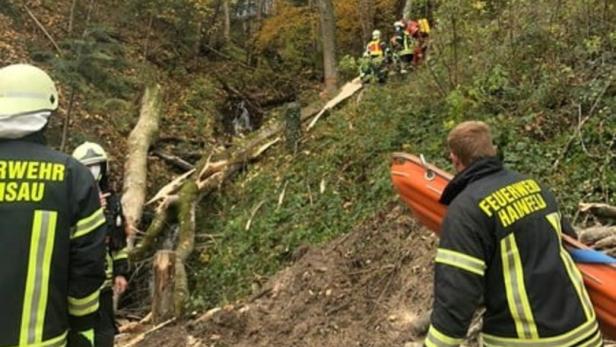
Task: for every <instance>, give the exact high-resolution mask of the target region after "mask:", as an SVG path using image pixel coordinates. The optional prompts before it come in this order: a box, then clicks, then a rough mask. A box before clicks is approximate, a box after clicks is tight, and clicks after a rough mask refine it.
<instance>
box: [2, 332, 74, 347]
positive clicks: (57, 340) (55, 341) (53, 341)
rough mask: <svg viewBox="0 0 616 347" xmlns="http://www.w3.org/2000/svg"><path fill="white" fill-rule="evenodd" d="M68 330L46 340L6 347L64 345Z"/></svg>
mask: <svg viewBox="0 0 616 347" xmlns="http://www.w3.org/2000/svg"><path fill="white" fill-rule="evenodd" d="M67 334H68V332H64V333H63V334H62V335H60V336H57V337H54V338H51V339H49V340H46V341H41V342H38V343H35V344H19V345H17V346H8V347H66V342H67V341H66V335H67Z"/></svg>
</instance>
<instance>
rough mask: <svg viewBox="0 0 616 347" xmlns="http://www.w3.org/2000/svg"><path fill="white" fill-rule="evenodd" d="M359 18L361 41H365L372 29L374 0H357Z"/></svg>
mask: <svg viewBox="0 0 616 347" xmlns="http://www.w3.org/2000/svg"><path fill="white" fill-rule="evenodd" d="M359 20H360V21H361V32H362V38H363V41H362V42H367V41H369V40H370V37H371V36H372V29H374V0H359Z"/></svg>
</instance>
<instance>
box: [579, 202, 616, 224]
mask: <svg viewBox="0 0 616 347" xmlns="http://www.w3.org/2000/svg"><path fill="white" fill-rule="evenodd" d="M578 207H579V209H580V211H582V212H590V213H592V214H594V215H595V216H597V217H605V218H611V219H614V220H616V206H611V205H608V204H601V203H583V202H581V203H580V204H579V205H578Z"/></svg>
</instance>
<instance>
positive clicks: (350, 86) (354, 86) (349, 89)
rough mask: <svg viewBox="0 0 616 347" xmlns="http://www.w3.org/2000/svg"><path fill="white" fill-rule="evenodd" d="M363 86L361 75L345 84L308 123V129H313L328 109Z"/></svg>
mask: <svg viewBox="0 0 616 347" xmlns="http://www.w3.org/2000/svg"><path fill="white" fill-rule="evenodd" d="M362 88H363V84H362V83H361V80H360V78H359V77H358V78H356V79H354V80H353V81H351V82H349V83H347V84H345V85H344V86H343V87H342V89H341V90H340V93H338V95H336V97H335V98H333V99H331V100H330V101H329V102H328V103H327V104H325V106H323V109H322V110H321V111H320V112H319V113H318V114H317V115H316V116H315V117H314V118H313V119H312V121H311V122H310V124H308V127H307V128H306V130H310V129H312V127H314V125H315V124H316V122H317V121H318V120H319V118H321V116H322V115H324V114H325V113H326V112H327V111H329V110H331V109H332V108H334V107H336V105H338V104H339V103H341V102H343V101H344V100H346V99H348V98H350V97H351V96H353V94H355V93H357V91H359V90H360V89H362Z"/></svg>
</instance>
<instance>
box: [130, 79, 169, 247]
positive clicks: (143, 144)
mask: <svg viewBox="0 0 616 347" xmlns="http://www.w3.org/2000/svg"><path fill="white" fill-rule="evenodd" d="M160 94H161V92H160V85H158V84H153V85H149V86H147V87H146V89H145V93H144V94H143V99H142V102H141V111H140V115H139V121H138V122H137V125H135V128H134V129H133V130H132V131H131V132H130V135H128V156H127V158H126V164H125V165H124V189H123V194H122V208H123V210H124V217H125V218H126V226H127V230H128V233H129V235H128V245H129V248H132V246H133V243H134V239H135V231H136V230H137V226H138V225H139V222H140V221H141V215H142V213H143V204H144V203H145V195H146V179H147V157H148V149H149V148H150V145H151V144H152V142H153V141H154V140H155V138H156V136H157V133H158V121H159V118H160V113H161V105H162V103H161V96H160Z"/></svg>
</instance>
